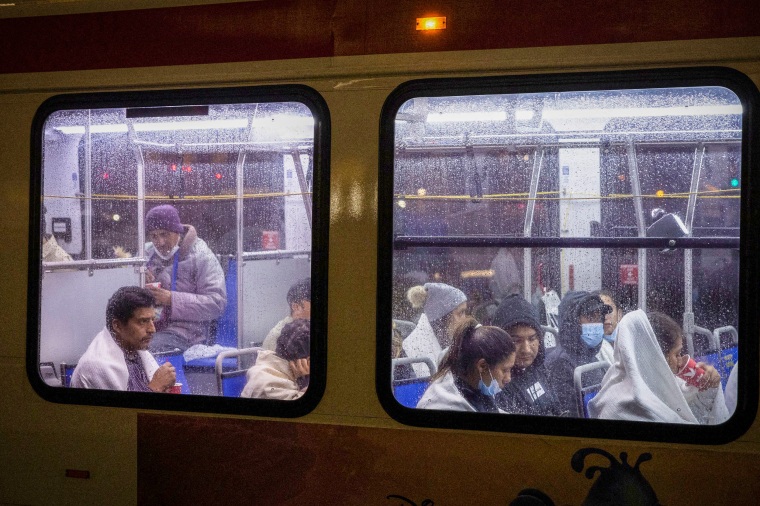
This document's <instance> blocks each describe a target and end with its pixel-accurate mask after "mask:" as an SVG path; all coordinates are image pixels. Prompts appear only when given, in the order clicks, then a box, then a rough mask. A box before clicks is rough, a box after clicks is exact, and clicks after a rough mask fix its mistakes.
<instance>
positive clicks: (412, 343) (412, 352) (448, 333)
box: [401, 283, 467, 377]
mask: <svg viewBox="0 0 760 506" xmlns="http://www.w3.org/2000/svg"><path fill="white" fill-rule="evenodd" d="M407 298H408V299H409V302H411V304H412V306H413V307H415V308H418V307H422V308H423V312H422V315H420V319H419V321H418V322H417V326H416V327H415V328H414V330H413V331H412V333H411V334H409V336H408V337H407V338H406V339H404V342H403V343H402V344H401V347H402V349H403V350H404V354H405V355H406V356H407V357H428V358H429V359H430V360H432V361H433V363H434V364H439V363H440V362H441V359H442V358H443V354H444V352H445V349H446V348H448V346H449V345H450V344H451V339H452V332H453V329H454V327H456V325H457V323H459V322H460V321H461V320H462V319H463V318H464V317H465V314H466V309H467V296H466V295H465V294H464V292H462V290H459V289H458V288H454V287H453V286H451V285H447V284H445V283H425V285H424V286H414V287H412V288H410V289H409V291H408V292H407ZM412 366H413V367H414V372H415V374H416V375H417V377H424V376H429V375H430V374H431V373H432V372H433V371H428V368H427V366H425V365H423V364H412Z"/></svg>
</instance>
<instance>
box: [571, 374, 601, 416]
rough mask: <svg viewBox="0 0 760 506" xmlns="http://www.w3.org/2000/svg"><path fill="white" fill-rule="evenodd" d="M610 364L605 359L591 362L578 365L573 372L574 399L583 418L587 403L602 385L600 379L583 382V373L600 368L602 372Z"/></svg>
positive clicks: (586, 411)
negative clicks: (587, 382)
mask: <svg viewBox="0 0 760 506" xmlns="http://www.w3.org/2000/svg"><path fill="white" fill-rule="evenodd" d="M609 367H610V364H609V362H606V361H600V362H592V363H590V364H584V365H580V366H578V367H576V368H575V371H574V372H573V383H574V384H575V393H576V395H577V397H576V400H577V402H578V411H579V412H580V413H582V414H583V418H588V417H589V416H588V403H589V401H590V400H591V399H593V398H594V396H595V395H596V394H597V393H598V392H599V389H600V388H601V387H602V383H601V381H599V382H592V383H591V384H584V378H583V375H584V374H587V373H591V372H594V371H598V370H602V371H603V372H604V373H606V372H607V369H609Z"/></svg>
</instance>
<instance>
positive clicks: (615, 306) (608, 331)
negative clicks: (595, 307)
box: [594, 290, 623, 364]
mask: <svg viewBox="0 0 760 506" xmlns="http://www.w3.org/2000/svg"><path fill="white" fill-rule="evenodd" d="M594 295H598V296H599V298H600V299H602V302H604V303H605V304H607V305H608V306H610V309H611V311H610V312H609V313H607V314H606V315H605V316H604V335H603V336H602V337H603V338H604V341H602V347H601V348H600V349H599V353H597V354H596V358H597V360H601V361H604V362H609V363H610V364H611V363H612V352H613V349H614V346H615V338H616V337H617V325H618V323H620V319H621V318H622V317H623V309H622V308H621V307H620V304H619V303H618V301H617V299H615V297H614V295H613V294H612V292H611V291H609V290H599V291H596V292H594Z"/></svg>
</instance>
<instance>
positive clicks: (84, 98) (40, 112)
mask: <svg viewBox="0 0 760 506" xmlns="http://www.w3.org/2000/svg"><path fill="white" fill-rule="evenodd" d="M273 102H299V103H302V104H304V105H305V106H306V107H308V108H309V110H310V111H311V113H312V115H313V117H314V154H313V175H312V177H313V179H312V181H313V183H314V184H313V190H312V191H313V194H312V236H311V239H312V250H311V281H312V283H311V290H312V292H311V296H312V299H311V300H312V313H311V336H312V337H311V363H312V371H311V374H310V381H309V388H308V389H307V390H306V392H305V393H304V395H303V396H301V397H300V398H298V399H295V400H292V401H281V400H270V399H256V398H250V399H249V398H232V397H213V396H206V395H170V394H164V395H161V394H158V395H157V394H154V393H146V392H122V391H110V390H94V389H93V390H89V389H80V388H61V387H52V386H49V385H47V384H45V382H44V381H43V380H42V378H41V376H40V373H39V359H40V357H39V344H40V330H41V326H40V321H41V315H40V311H41V296H42V293H41V280H42V262H41V245H40V241H39V237H40V233H41V230H40V219H41V215H40V211H41V192H42V170H43V166H42V162H43V156H42V154H43V147H44V127H45V122H46V120H47V118H48V117H49V116H50V115H51V114H53V113H55V112H59V111H64V110H81V109H104V108H147V107H177V106H194V105H197V104H202V105H215V104H238V103H240V104H243V103H273ZM330 138H331V120H330V111H329V108H328V106H327V103H326V102H325V100H324V98H323V97H322V95H321V94H320V93H319V92H317V91H316V90H315V89H313V88H311V87H309V86H305V85H299V84H288V85H268V86H247V87H229V88H225V87H219V88H197V89H170V90H147V91H127V92H105V93H81V94H65V95H56V96H53V97H51V98H49V99H47V100H45V101H44V102H43V103H42V104H41V105H40V107H39V108H38V109H37V112H36V114H35V116H34V119H33V122H32V129H31V156H30V160H31V165H30V169H31V172H30V188H29V192H30V193H29V257H28V287H29V288H28V293H27V301H28V302H27V335H26V372H27V378H28V380H29V382H30V384H31V385H32V388H33V389H34V391H35V392H37V394H38V395H39V396H40V397H42V398H43V399H45V400H47V401H51V402H56V403H64V404H81V405H92V406H108V407H121V408H139V409H156V410H172V411H186V412H196V413H227V414H237V415H251V416H267V417H282V418H294V417H300V416H304V415H306V414H308V413H310V412H311V411H313V410H314V408H316V406H317V405H318V404H319V402H320V400H321V399H322V396H323V395H324V391H325V386H326V382H327V293H328V290H327V283H328V275H327V267H328V245H329V241H328V239H329V225H330ZM99 317H100V318H102V317H103V315H100V316H99Z"/></svg>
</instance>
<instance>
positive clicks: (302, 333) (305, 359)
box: [240, 318, 311, 401]
mask: <svg viewBox="0 0 760 506" xmlns="http://www.w3.org/2000/svg"><path fill="white" fill-rule="evenodd" d="M310 334H311V327H310V322H309V320H306V319H303V318H302V319H298V320H293V321H292V322H290V323H288V324H287V325H285V326H284V327H283V328H282V333H281V334H280V338H279V339H278V340H277V349H276V350H275V351H271V350H262V351H260V352H259V354H258V357H257V358H256V363H255V364H254V365H253V367H251V368H250V369H248V372H247V373H246V379H247V383H246V384H245V387H244V388H243V392H242V393H241V394H240V397H255V398H257V399H279V400H286V401H292V400H295V399H298V398H299V397H301V396H302V395H303V394H304V393H305V392H306V390H307V389H308V388H309V374H310V370H311V361H310V356H311V348H310V342H311V339H310Z"/></svg>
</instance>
